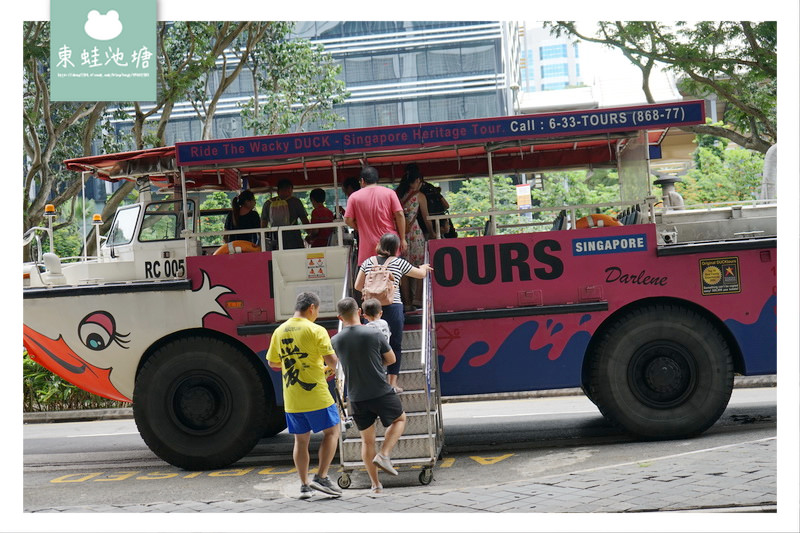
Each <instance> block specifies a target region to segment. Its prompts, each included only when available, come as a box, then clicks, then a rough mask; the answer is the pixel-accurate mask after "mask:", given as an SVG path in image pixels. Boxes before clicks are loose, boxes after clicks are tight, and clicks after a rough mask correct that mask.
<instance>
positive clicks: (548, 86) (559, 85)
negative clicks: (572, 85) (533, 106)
mask: <svg viewBox="0 0 800 533" xmlns="http://www.w3.org/2000/svg"><path fill="white" fill-rule="evenodd" d="M567 85H568V84H567V82H565V81H563V82H556V83H543V84H542V90H543V91H556V90H558V89H566V88H567Z"/></svg>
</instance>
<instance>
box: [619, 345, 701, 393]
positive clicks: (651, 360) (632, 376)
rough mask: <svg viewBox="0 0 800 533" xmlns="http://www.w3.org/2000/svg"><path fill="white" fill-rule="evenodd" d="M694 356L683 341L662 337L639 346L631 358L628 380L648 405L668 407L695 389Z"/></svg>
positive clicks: (634, 390)
mask: <svg viewBox="0 0 800 533" xmlns="http://www.w3.org/2000/svg"><path fill="white" fill-rule="evenodd" d="M695 366H696V365H695V360H694V356H693V355H692V354H691V352H689V351H688V350H687V349H686V348H685V347H684V346H682V345H681V344H678V343H675V342H672V341H666V340H659V341H655V342H651V343H648V344H646V345H644V346H642V347H640V348H639V349H638V350H637V351H636V353H634V355H633V357H632V358H631V362H630V365H629V367H628V381H629V383H630V386H631V390H632V391H633V393H634V394H635V395H636V397H637V398H638V399H639V400H640V401H641V402H642V403H644V404H645V405H647V406H649V407H652V408H655V409H669V408H672V407H676V406H678V405H680V404H682V403H683V402H684V401H686V399H687V398H688V397H689V396H691V394H692V392H693V391H694V388H695V384H696V380H697V371H696V368H695Z"/></svg>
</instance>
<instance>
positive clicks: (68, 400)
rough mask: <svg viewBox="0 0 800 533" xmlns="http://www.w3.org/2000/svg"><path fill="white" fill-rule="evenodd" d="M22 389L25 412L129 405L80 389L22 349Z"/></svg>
mask: <svg viewBox="0 0 800 533" xmlns="http://www.w3.org/2000/svg"><path fill="white" fill-rule="evenodd" d="M22 389H23V399H22V409H23V411H24V412H26V413H28V412H33V411H63V410H72V409H98V408H107V407H126V406H127V405H128V404H126V403H123V402H117V401H113V400H108V399H106V398H102V397H100V396H97V395H95V394H91V393H89V392H86V391H84V390H81V389H79V388H78V387H76V386H75V385H72V384H71V383H68V382H67V381H64V380H63V379H61V378H60V377H58V376H56V375H55V374H52V373H50V372H49V371H48V370H45V368H44V367H42V366H40V365H39V364H38V363H35V362H34V361H33V360H31V358H30V357H29V356H28V354H27V352H25V351H24V350H23V353H22Z"/></svg>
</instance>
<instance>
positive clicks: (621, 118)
mask: <svg viewBox="0 0 800 533" xmlns="http://www.w3.org/2000/svg"><path fill="white" fill-rule="evenodd" d="M704 122H705V110H704V104H703V101H702V100H693V101H686V102H675V103H669V104H654V105H646V106H635V107H619V108H608V109H592V110H588V111H570V112H563V113H543V114H537V115H520V116H511V117H496V118H486V119H475V120H459V121H453V122H433V123H426V124H409V125H399V126H389V127H379V128H365V129H353V130H331V131H318V132H309V133H297V134H286V135H269V136H264V137H244V138H238V139H218V140H213V141H196V142H187V143H176V145H175V147H176V153H177V162H178V164H179V165H181V166H184V165H209V164H214V163H225V162H234V161H253V160H256V161H257V160H266V159H282V158H292V157H311V156H324V155H331V154H342V153H359V152H375V151H380V150H392V149H401V148H424V147H431V146H457V145H464V144H475V143H486V142H501V141H510V140H517V139H535V138H545V137H562V136H569V135H585V134H598V133H600V134H602V133H614V132H619V131H631V130H646V129H657V128H666V127H670V126H689V125H694V124H702V123H704Z"/></svg>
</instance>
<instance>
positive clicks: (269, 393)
mask: <svg viewBox="0 0 800 533" xmlns="http://www.w3.org/2000/svg"><path fill="white" fill-rule="evenodd" d="M188 337H207V338H211V339H216V340H219V341H221V342H224V343H226V344H229V345H231V346H233V347H234V348H236V349H237V350H239V351H240V352H242V354H244V355H245V356H246V357H247V358H248V359H250V360H251V361H253V362H254V363H256V364H255V365H254V366H255V367H256V369H257V370H258V374H259V381H261V384H262V386H263V387H264V395H265V396H266V397H267V398H273V399H274V400H275V401H276V403H278V402H277V400H278V398H277V396H276V394H275V387H274V386H273V384H272V379H271V378H270V376H269V371H268V370H267V366H266V361H264V360H262V358H260V357H258V355H256V353H255V352H254V351H253V350H252V349H250V347H249V346H247V345H246V344H244V343H243V342H241V341H240V340H238V339H236V338H234V337H231V336H230V335H226V334H224V333H221V332H219V331H215V330H213V329H206V328H191V329H184V330H181V331H176V332H173V333H170V334H169V335H166V336H164V337H162V338H160V339H158V340H157V341H155V342H154V343H153V344H151V345H150V347H148V348H147V350H145V352H144V353H143V354H142V357H141V359H139V364H138V366H137V368H136V379H139V374H140V372H141V370H142V368H143V367H144V365H145V363H147V360H148V359H149V358H150V357H151V356H152V355H153V354H154V353H156V352H157V351H158V350H159V348H161V347H162V346H164V345H166V344H169V343H171V342H174V341H176V340H179V339H183V338H188Z"/></svg>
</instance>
